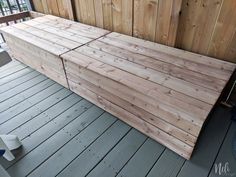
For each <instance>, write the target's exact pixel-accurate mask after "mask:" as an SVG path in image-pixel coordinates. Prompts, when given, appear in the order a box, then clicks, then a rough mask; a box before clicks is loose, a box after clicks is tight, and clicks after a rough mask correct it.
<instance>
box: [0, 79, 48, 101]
mask: <svg viewBox="0 0 236 177" xmlns="http://www.w3.org/2000/svg"><path fill="white" fill-rule="evenodd" d="M40 76H42V75H38V76H36V77H35V78H37V77H40ZM46 80H49V79H48V78H44V79H43V80H42V81H40V82H38V83H36V84H34V85H32V86H30V87H28V88H25V89H24V90H21V91H20V92H19V93H16V94H14V95H12V96H10V97H8V98H6V99H4V100H2V101H0V103H3V102H4V101H6V100H8V99H9V98H12V97H14V96H16V95H17V94H21V93H22V92H24V91H27V90H28V89H30V88H31V87H34V86H36V85H38V84H40V83H42V82H44V81H46Z"/></svg>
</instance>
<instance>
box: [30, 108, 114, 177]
mask: <svg viewBox="0 0 236 177" xmlns="http://www.w3.org/2000/svg"><path fill="white" fill-rule="evenodd" d="M105 113H106V112H105V111H103V112H102V114H101V115H100V116H98V117H97V118H96V119H94V120H93V121H92V122H90V123H89V124H88V125H87V126H86V127H84V128H83V130H82V131H80V132H79V133H77V134H75V135H74V136H73V137H71V139H70V140H68V141H67V142H66V143H64V144H63V145H62V146H61V147H60V148H59V149H57V151H59V150H60V149H62V148H63V147H64V146H65V145H66V144H68V143H69V142H70V141H71V140H72V139H73V138H75V137H76V136H78V135H79V134H80V133H82V132H83V131H84V130H85V129H86V128H88V127H89V125H91V124H92V123H93V122H94V121H96V120H97V119H99V118H100V117H101V116H102V115H103V114H105ZM78 117H79V116H78ZM78 117H77V118H78ZM117 121H118V119H117V118H116V120H115V121H114V122H113V123H112V124H111V125H110V126H108V127H107V128H106V129H105V130H104V131H103V133H102V134H104V133H105V132H106V131H107V130H108V129H109V128H110V127H111V126H112V125H113V124H114V123H115V122H117ZM102 134H101V135H102ZM101 135H99V136H98V137H97V138H95V139H94V140H93V141H92V142H91V143H90V144H89V145H88V146H87V147H89V146H90V145H91V144H92V143H93V142H94V141H96V140H97V139H98V138H99V137H100V136H101ZM86 149H87V148H85V149H84V150H86ZM84 150H83V151H82V152H84ZM57 151H55V152H54V153H52V154H50V156H48V157H47V158H46V159H45V160H44V161H43V162H41V163H40V164H39V165H38V166H37V167H35V168H34V169H32V170H31V171H30V172H29V173H28V174H27V176H28V175H30V174H31V173H32V172H33V171H34V170H35V169H37V168H38V167H39V166H41V165H42V164H43V163H44V162H46V161H47V160H48V159H49V158H50V157H52V156H53V155H54V154H55V153H57Z"/></svg>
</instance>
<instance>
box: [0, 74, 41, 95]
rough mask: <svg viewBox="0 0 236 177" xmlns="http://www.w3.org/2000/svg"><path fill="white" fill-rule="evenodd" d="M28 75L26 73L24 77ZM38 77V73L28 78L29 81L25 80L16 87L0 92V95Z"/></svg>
mask: <svg viewBox="0 0 236 177" xmlns="http://www.w3.org/2000/svg"><path fill="white" fill-rule="evenodd" d="M30 73H32V72H30ZM30 73H27V74H26V75H28V74H30ZM39 75H40V73H38V74H37V75H36V76H34V77H32V78H30V79H28V80H25V81H23V82H21V83H20V84H18V85H15V86H14V87H12V88H8V89H7V90H4V91H3V92H0V94H2V93H5V92H7V91H9V90H12V89H14V88H15V87H17V86H20V85H22V84H24V83H25V82H28V81H30V80H32V79H34V78H36V77H38V76H39Z"/></svg>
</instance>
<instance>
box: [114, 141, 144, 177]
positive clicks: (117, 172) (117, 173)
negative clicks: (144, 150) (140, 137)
mask: <svg viewBox="0 0 236 177" xmlns="http://www.w3.org/2000/svg"><path fill="white" fill-rule="evenodd" d="M148 138H149V137H146V138H145V140H144V141H143V142H142V143H141V145H140V146H139V147H138V148H137V149H136V150H135V152H134V153H133V154H132V155H131V156H130V158H129V159H128V160H127V161H126V162H125V163H124V164H123V166H122V167H121V168H120V169H119V170H118V172H115V173H116V175H115V177H117V175H118V174H119V173H120V172H121V171H122V170H123V168H124V167H125V166H126V165H127V164H128V163H129V161H130V160H131V159H132V158H133V157H134V156H135V155H136V153H137V152H138V151H139V149H140V148H141V147H142V146H143V145H144V143H145V142H147V140H148Z"/></svg>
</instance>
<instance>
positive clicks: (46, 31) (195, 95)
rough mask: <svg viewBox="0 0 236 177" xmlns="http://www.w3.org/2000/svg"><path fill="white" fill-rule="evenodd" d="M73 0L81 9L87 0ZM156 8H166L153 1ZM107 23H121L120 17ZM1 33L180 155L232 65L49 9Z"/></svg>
mask: <svg viewBox="0 0 236 177" xmlns="http://www.w3.org/2000/svg"><path fill="white" fill-rule="evenodd" d="M102 2H103V4H101V5H103V6H104V7H106V6H108V5H109V2H108V1H102ZM168 2H169V1H168ZM78 3H79V4H82V6H84V7H86V8H87V5H88V4H86V3H87V1H86V3H85V1H82V0H81V1H78ZM88 3H91V4H93V3H94V1H93V0H91V1H89V2H88ZM97 3H101V2H97ZM104 3H105V4H104ZM113 3H114V6H115V7H114V8H115V11H116V13H115V14H113V15H114V16H116V17H115V18H117V19H119V20H123V19H124V18H123V17H122V15H120V14H119V13H120V8H121V6H123V3H124V2H123V1H122V3H121V2H120V1H115V0H113ZM126 3H128V2H126ZM147 3H154V1H152V2H151V1H150V2H149V1H148V2H147ZM169 3H170V2H169ZM152 5H153V6H155V5H156V4H155V3H154V4H152ZM169 5H170V4H169ZM158 6H162V7H163V8H165V7H166V5H165V4H163V3H162V2H159V1H158ZM151 8H153V7H151ZM88 10H89V14H90V15H88V14H82V13H81V14H80V15H82V16H85V15H87V17H86V18H87V19H88V20H91V19H90V18H92V16H91V14H93V13H94V12H93V11H92V9H88ZM150 13H152V12H150ZM159 13H160V16H162V13H172V12H171V11H166V12H164V11H163V12H160V11H158V14H159ZM100 15H101V14H100ZM158 18H161V17H158ZM95 20H96V18H95ZM104 20H108V19H104ZM169 20H170V21H171V20H173V19H169ZM150 21H152V20H151V19H150ZM150 21H149V22H150ZM149 22H147V23H149ZM99 23H100V22H99ZM113 25H115V27H116V28H117V29H123V27H121V26H119V25H120V23H117V24H114V23H113ZM160 25H161V26H163V27H164V26H165V25H166V24H162V23H160ZM169 28H171V26H170V27H169ZM150 29H151V28H150ZM160 29H162V27H160ZM2 32H3V34H4V37H5V38H6V41H7V43H8V45H9V47H10V49H11V52H12V53H13V55H14V56H15V57H16V58H17V59H19V60H20V61H22V62H23V63H25V64H27V65H29V66H31V67H32V68H35V69H36V70H38V71H39V72H41V73H43V74H45V75H46V76H48V77H49V78H51V79H53V80H55V81H57V82H58V83H60V84H62V85H64V86H65V87H68V88H69V89H71V90H72V91H73V92H75V93H77V94H79V95H81V96H83V97H84V98H86V99H88V100H89V101H91V102H92V103H94V104H96V105H98V106H99V107H101V108H103V109H104V110H106V111H108V112H110V113H111V114H113V115H115V116H117V117H118V118H120V119H121V120H123V121H124V122H126V123H127V124H129V125H131V126H133V127H134V128H136V129H138V130H139V131H141V132H142V133H144V134H146V135H148V136H149V137H151V138H153V139H155V140H156V141H158V142H160V143H162V144H163V145H165V146H166V147H168V148H169V149H171V150H173V151H174V152H176V153H178V154H179V155H181V156H183V157H184V158H186V159H189V158H190V157H191V154H192V152H193V149H194V147H195V144H196V142H197V139H198V136H199V134H200V131H201V129H202V127H203V124H204V122H205V120H206V118H207V116H208V114H209V112H210V111H211V109H212V108H213V106H214V104H215V103H216V101H217V99H218V98H219V96H220V94H221V92H222V90H223V88H224V87H225V85H226V83H227V82H228V80H229V79H230V77H231V75H232V73H233V71H234V69H235V64H232V63H228V62H225V61H219V60H216V59H214V58H210V57H205V56H202V55H198V54H194V53H191V52H186V51H183V50H179V49H175V48H172V47H168V46H165V45H161V44H155V43H153V42H148V41H145V40H142V39H138V38H134V37H131V36H127V35H123V34H120V33H116V32H109V31H107V30H103V29H100V28H96V27H92V26H89V25H86V24H81V23H77V22H73V21H69V20H65V19H62V18H59V17H55V16H52V15H45V16H43V17H38V18H35V19H32V20H30V21H26V22H23V23H20V24H15V25H13V26H10V27H5V28H3V29H2ZM164 37H165V36H158V38H160V39H161V40H162V39H163V38H164Z"/></svg>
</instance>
